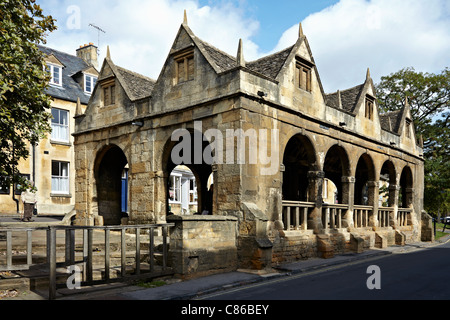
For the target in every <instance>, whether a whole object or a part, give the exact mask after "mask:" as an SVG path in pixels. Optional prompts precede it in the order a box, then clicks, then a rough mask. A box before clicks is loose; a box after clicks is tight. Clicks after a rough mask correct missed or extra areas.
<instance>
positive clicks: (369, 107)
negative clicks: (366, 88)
mask: <svg viewBox="0 0 450 320" xmlns="http://www.w3.org/2000/svg"><path fill="white" fill-rule="evenodd" d="M374 105H375V98H373V97H371V96H369V95H366V102H365V111H364V116H365V117H366V118H367V119H369V120H373V109H374Z"/></svg>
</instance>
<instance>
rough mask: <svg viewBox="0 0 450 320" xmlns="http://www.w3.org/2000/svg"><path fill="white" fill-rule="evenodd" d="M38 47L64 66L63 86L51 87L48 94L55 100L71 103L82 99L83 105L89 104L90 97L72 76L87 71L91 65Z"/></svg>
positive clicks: (62, 53)
mask: <svg viewBox="0 0 450 320" xmlns="http://www.w3.org/2000/svg"><path fill="white" fill-rule="evenodd" d="M38 47H39V50H41V51H42V52H43V53H44V54H46V55H47V56H53V57H55V58H56V59H57V60H58V61H59V62H60V63H61V64H62V65H63V66H64V67H63V69H62V86H61V87H59V86H54V85H49V86H48V88H47V89H46V93H47V94H48V95H50V96H52V97H54V98H58V99H62V100H67V101H71V102H77V100H78V98H80V102H81V103H82V104H87V103H88V101H89V98H90V95H88V94H86V93H85V92H84V90H83V88H82V87H81V86H80V85H79V84H78V83H77V82H76V81H75V79H74V78H73V77H72V75H74V74H76V73H78V72H80V71H82V70H85V69H86V68H88V67H89V65H88V64H87V63H86V62H85V61H84V60H83V59H81V58H78V57H77V56H74V55H71V54H68V53H65V52H61V51H58V50H55V49H52V48H49V47H45V46H42V45H38Z"/></svg>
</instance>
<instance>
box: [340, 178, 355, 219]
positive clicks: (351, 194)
mask: <svg viewBox="0 0 450 320" xmlns="http://www.w3.org/2000/svg"><path fill="white" fill-rule="evenodd" d="M341 181H342V203H343V204H347V205H348V209H347V211H346V212H345V214H344V216H343V217H342V227H343V228H347V227H350V226H353V202H354V199H355V177H353V176H343V177H342V178H341Z"/></svg>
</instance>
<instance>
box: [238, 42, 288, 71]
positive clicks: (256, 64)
mask: <svg viewBox="0 0 450 320" xmlns="http://www.w3.org/2000/svg"><path fill="white" fill-rule="evenodd" d="M293 47H294V46H290V47H289V48H286V49H284V50H282V51H279V52H276V53H274V54H271V55H268V56H266V57H263V58H260V59H258V60H255V61H252V62H249V63H247V64H246V67H247V68H249V69H250V70H252V71H255V72H258V73H260V74H262V75H265V76H266V77H269V78H271V79H276V77H277V76H278V73H280V70H281V68H282V67H283V65H284V63H285V62H286V59H287V58H288V57H289V54H290V53H291V51H292V48H293Z"/></svg>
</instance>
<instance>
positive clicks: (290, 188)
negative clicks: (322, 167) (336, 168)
mask: <svg viewBox="0 0 450 320" xmlns="http://www.w3.org/2000/svg"><path fill="white" fill-rule="evenodd" d="M283 164H284V172H283V200H293V201H311V202H314V201H315V199H308V180H309V179H308V172H309V171H315V170H317V165H316V157H315V152H314V147H313V145H312V143H311V141H310V140H309V139H308V138H307V137H306V136H303V135H300V134H297V135H295V136H293V137H292V138H291V139H289V141H288V143H287V145H286V148H285V150H284V155H283Z"/></svg>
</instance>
